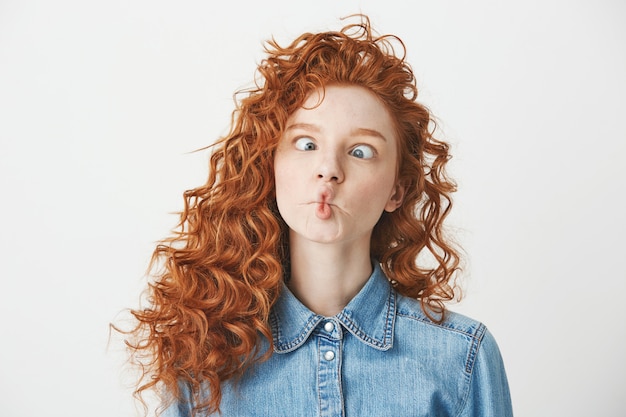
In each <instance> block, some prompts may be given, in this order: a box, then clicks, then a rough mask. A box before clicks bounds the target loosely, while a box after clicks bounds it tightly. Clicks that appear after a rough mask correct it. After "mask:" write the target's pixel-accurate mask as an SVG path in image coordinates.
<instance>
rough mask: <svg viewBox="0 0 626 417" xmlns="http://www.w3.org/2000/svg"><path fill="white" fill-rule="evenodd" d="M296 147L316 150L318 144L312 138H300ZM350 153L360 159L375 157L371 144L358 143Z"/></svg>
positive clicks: (303, 149) (302, 149)
mask: <svg viewBox="0 0 626 417" xmlns="http://www.w3.org/2000/svg"><path fill="white" fill-rule="evenodd" d="M296 149H299V150H301V151H314V150H316V149H317V145H316V144H315V142H314V141H313V140H312V139H311V138H299V139H298V140H297V141H296ZM350 155H352V156H354V157H355V158H359V159H370V158H373V157H374V149H373V148H372V147H371V146H369V145H357V146H355V147H354V148H352V150H350Z"/></svg>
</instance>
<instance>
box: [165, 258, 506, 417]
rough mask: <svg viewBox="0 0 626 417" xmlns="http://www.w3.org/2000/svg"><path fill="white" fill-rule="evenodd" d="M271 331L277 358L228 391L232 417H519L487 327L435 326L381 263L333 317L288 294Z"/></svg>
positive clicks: (467, 322)
mask: <svg viewBox="0 0 626 417" xmlns="http://www.w3.org/2000/svg"><path fill="white" fill-rule="evenodd" d="M270 326H271V329H272V334H273V338H274V352H273V354H272V356H271V357H270V359H268V360H267V361H265V362H261V363H258V364H256V365H254V367H253V368H251V369H250V370H249V371H247V373H246V374H244V376H243V378H242V379H241V380H240V381H239V382H238V383H237V384H235V383H233V382H225V383H224V384H223V390H222V402H221V405H220V408H221V411H222V415H223V416H227V417H230V416H237V417H248V416H263V417H266V416H276V417H279V416H285V417H309V416H310V417H314V416H315V417H331V416H332V417H340V416H345V417H369V416H371V417H385V416H389V417H410V416H415V417H418V416H420V417H426V416H428V417H439V416H441V417H443V416H455V417H469V416H475V417H479V416H480V417H508V416H512V415H513V413H512V408H511V399H510V394H509V387H508V383H507V378H506V374H505V370H504V365H503V362H502V358H501V356H500V352H499V349H498V346H497V344H496V342H495V340H494V338H493V336H492V335H491V334H490V333H489V331H488V330H487V329H486V327H485V326H484V325H483V324H482V323H479V322H477V321H474V320H472V319H470V318H467V317H465V316H463V315H460V314H456V313H453V312H447V313H446V319H445V321H444V322H443V323H441V324H437V323H434V322H432V321H431V320H429V319H428V317H427V316H426V315H425V314H424V313H423V311H422V309H421V306H420V303H419V301H417V300H414V299H410V298H407V297H404V296H402V295H400V294H398V293H397V292H396V291H395V290H394V289H393V288H392V286H391V285H390V284H389V282H388V280H387V278H386V277H385V275H384V273H383V272H382V270H381V268H380V266H379V265H378V264H375V267H374V272H373V273H372V275H371V277H370V278H369V280H368V281H367V283H366V284H365V286H364V287H363V288H362V289H361V291H360V292H359V293H358V294H357V295H356V297H355V298H353V299H352V301H351V302H350V303H349V304H348V305H347V306H346V307H345V308H344V309H343V310H342V311H341V312H340V313H339V314H337V315H335V316H333V317H323V316H320V315H317V314H315V313H313V312H312V311H310V310H309V309H308V308H306V307H305V306H304V305H303V304H302V303H300V301H298V299H297V298H296V297H295V296H294V295H293V294H292V293H291V292H290V291H289V290H288V289H287V288H286V287H284V288H283V291H282V293H281V296H280V297H279V299H278V301H277V303H276V304H275V306H274V308H273V311H272V313H271V316H270ZM266 346H267V345H265V346H263V347H264V348H265V347H266ZM183 388H184V387H183ZM184 392H185V397H186V398H187V399H189V390H188V389H186V390H185V389H184ZM216 415H217V414H216ZM165 416H168V417H176V416H178V417H188V416H191V407H190V406H189V404H188V402H187V401H185V400H184V399H183V400H181V401H179V402H178V403H176V404H173V405H172V406H171V407H169V408H168V409H167V410H166V413H165Z"/></svg>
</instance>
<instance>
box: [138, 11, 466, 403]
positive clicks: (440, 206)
mask: <svg viewBox="0 0 626 417" xmlns="http://www.w3.org/2000/svg"><path fill="white" fill-rule="evenodd" d="M394 44H395V45H399V46H400V47H401V49H402V52H403V54H402V55H400V56H398V55H397V54H396V51H395V50H394V46H393V45H394ZM265 52H266V53H267V56H266V58H265V59H264V60H263V61H262V62H261V64H260V65H259V67H258V69H257V70H258V75H260V77H259V78H257V81H256V83H255V85H254V87H253V88H251V89H248V90H244V91H242V92H240V93H238V94H239V95H241V94H242V93H243V94H244V95H245V96H244V97H243V98H241V99H239V100H236V103H237V104H236V109H235V111H234V112H233V116H232V123H231V130H230V132H229V133H228V134H227V135H226V136H225V137H223V138H221V139H220V140H218V141H217V142H215V144H214V145H212V147H213V149H212V153H211V156H210V170H209V177H208V180H207V182H206V184H205V185H203V186H200V187H198V188H195V189H192V190H188V191H186V192H185V193H184V201H185V205H184V210H183V211H182V212H181V214H180V223H179V226H178V227H177V231H175V232H174V233H173V235H172V236H171V237H169V238H167V239H165V240H164V241H162V242H161V243H160V244H159V245H158V246H157V248H156V249H155V251H154V254H153V257H152V263H151V265H152V269H153V270H155V269H156V265H159V266H160V268H159V271H158V272H157V273H156V279H155V280H154V281H153V282H151V283H150V284H149V286H148V289H147V294H148V301H149V302H148V304H149V306H148V307H146V308H142V309H137V310H131V313H132V314H133V315H134V317H135V319H136V320H137V324H136V327H135V328H134V330H132V331H130V332H128V333H130V335H131V336H132V337H131V338H130V339H131V340H127V344H128V345H129V346H130V348H131V350H132V351H133V353H134V357H135V360H136V361H137V362H139V363H140V364H141V365H142V369H143V376H142V378H141V380H140V381H139V383H138V388H137V391H136V393H137V394H138V395H139V396H141V394H142V393H143V392H144V391H146V390H148V389H151V388H157V387H164V388H166V390H167V391H168V392H170V393H172V395H173V396H174V397H177V396H180V391H179V388H178V382H180V381H184V382H186V383H188V384H189V385H190V386H191V387H192V391H193V393H194V398H195V400H200V394H199V393H200V390H201V386H204V385H203V384H208V385H207V388H208V389H209V392H210V397H208V400H205V401H204V402H203V403H202V404H198V405H197V406H196V410H197V411H199V410H204V411H216V410H219V404H220V401H221V388H220V386H221V383H222V382H223V381H225V380H228V379H230V378H234V377H237V376H239V375H241V374H242V372H243V371H244V370H245V369H246V368H247V367H248V366H249V365H250V364H251V363H253V362H254V361H256V360H262V358H263V357H267V356H269V355H270V354H271V349H270V350H269V351H268V352H259V348H258V347H259V343H258V342H259V337H265V338H266V339H267V340H268V341H269V343H270V345H271V343H272V342H271V341H272V337H271V332H270V329H269V327H268V322H267V319H268V315H269V312H270V309H271V307H272V305H273V303H274V302H275V300H276V299H277V297H278V295H279V290H280V288H281V281H282V279H283V275H284V273H285V269H286V268H287V267H288V263H289V259H288V253H289V251H288V248H287V245H288V242H287V238H286V236H287V230H286V229H287V227H286V225H285V224H284V222H283V221H282V219H281V218H280V215H279V213H278V210H277V207H276V201H275V190H274V171H273V161H274V151H275V149H276V146H277V143H278V140H279V138H280V137H281V134H282V132H283V129H284V126H285V123H286V121H287V118H288V116H289V115H290V114H291V113H293V112H294V111H295V110H296V109H298V108H299V107H300V106H301V105H302V104H303V102H304V100H305V99H306V97H307V95H308V94H309V93H310V92H311V91H313V90H315V89H318V88H323V87H324V86H326V85H329V84H348V85H357V86H363V87H365V88H368V89H369V90H370V91H372V92H374V93H375V94H376V95H377V96H378V97H379V98H380V99H381V100H382V101H383V102H384V103H385V105H386V106H387V107H388V109H389V111H390V114H391V115H393V118H394V119H395V120H394V121H395V124H396V126H395V128H396V130H397V132H398V137H399V150H400V152H399V164H398V165H399V167H398V179H399V181H400V182H401V183H402V184H403V185H404V187H405V197H404V201H403V204H402V206H401V207H400V208H399V209H397V210H395V211H394V212H392V213H384V214H383V216H382V217H381V219H380V221H379V222H378V223H377V225H376V226H375V228H374V232H373V234H372V244H371V252H372V253H371V255H372V256H373V257H374V258H375V259H377V260H378V261H379V262H380V263H381V265H382V267H383V269H384V271H385V273H386V274H387V276H388V278H389V279H390V280H391V281H392V283H393V284H394V286H395V287H396V289H397V290H398V291H399V292H400V293H402V294H404V295H406V296H409V297H413V298H417V299H420V300H421V302H422V306H423V307H424V310H425V311H429V312H432V311H435V312H441V313H443V312H444V311H445V309H444V304H443V303H444V302H445V301H449V300H451V299H453V297H454V285H453V284H452V282H453V280H452V277H453V275H454V272H455V271H456V270H457V269H458V266H459V256H458V253H457V251H456V250H455V249H454V247H453V245H452V244H451V243H450V241H449V240H448V239H447V238H446V237H445V236H444V233H443V221H444V219H445V218H446V216H447V215H448V213H449V211H450V208H451V206H452V203H451V199H450V194H451V193H452V192H454V191H455V184H454V183H453V182H451V181H450V180H449V179H448V178H447V176H446V174H445V169H444V168H445V166H446V163H447V162H448V160H449V158H450V155H449V149H448V145H447V144H446V143H444V142H442V141H439V140H436V139H435V138H434V137H433V135H432V132H433V131H434V129H435V128H434V126H435V124H434V120H433V117H432V115H431V113H430V111H429V110H428V109H427V108H426V107H425V106H423V105H421V104H419V103H418V102H417V101H416V99H417V94H418V91H417V87H416V82H415V77H414V74H413V72H412V69H411V67H410V65H409V64H408V63H407V62H406V61H405V54H404V52H405V47H404V44H403V43H402V41H401V40H400V39H399V38H398V37H396V36H393V35H384V36H378V35H375V34H374V33H373V31H372V29H371V26H370V23H369V19H368V18H367V17H365V16H361V18H360V21H359V23H355V24H349V25H346V26H345V27H344V28H342V29H341V30H340V31H331V32H323V33H305V34H303V35H301V36H299V37H298V38H297V39H295V40H294V41H293V42H292V43H291V44H290V45H288V46H286V47H282V46H280V45H279V44H278V43H277V42H276V41H275V40H274V39H272V40H270V41H268V42H267V43H266V47H265ZM236 97H237V95H236ZM424 254H429V255H430V259H431V261H432V260H434V261H435V262H430V264H431V265H430V266H428V265H423V262H418V258H420V259H421V257H422V256H423V255H424ZM420 264H422V265H420ZM429 314H430V313H429ZM431 317H433V316H432V315H431ZM441 319H442V316H440V318H439V320H441ZM263 354H264V355H263Z"/></svg>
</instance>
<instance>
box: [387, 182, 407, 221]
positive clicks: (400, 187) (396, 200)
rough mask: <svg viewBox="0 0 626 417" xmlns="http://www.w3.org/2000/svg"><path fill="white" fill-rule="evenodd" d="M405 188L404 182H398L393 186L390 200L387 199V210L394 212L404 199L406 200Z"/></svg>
mask: <svg viewBox="0 0 626 417" xmlns="http://www.w3.org/2000/svg"><path fill="white" fill-rule="evenodd" d="M404 190H405V188H404V184H402V183H400V182H397V183H396V185H395V186H394V187H393V190H391V195H390V196H389V200H387V204H385V211H386V212H388V213H391V212H394V211H395V210H396V209H397V208H398V207H400V206H401V205H402V200H404Z"/></svg>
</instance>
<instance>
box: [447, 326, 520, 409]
mask: <svg viewBox="0 0 626 417" xmlns="http://www.w3.org/2000/svg"><path fill="white" fill-rule="evenodd" d="M512 416H513V408H512V404H511V394H510V392H509V383H508V380H507V376H506V372H505V369H504V362H503V361H502V356H501V354H500V349H499V348H498V345H497V343H496V341H495V339H494V337H493V336H492V335H491V333H490V332H489V331H488V330H487V331H485V334H484V336H483V339H482V341H481V344H480V347H479V349H478V353H477V356H476V360H475V362H474V366H473V367H472V373H471V379H470V387H469V392H468V397H467V401H466V402H465V406H464V408H463V410H462V411H461V413H460V414H459V417H512Z"/></svg>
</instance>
